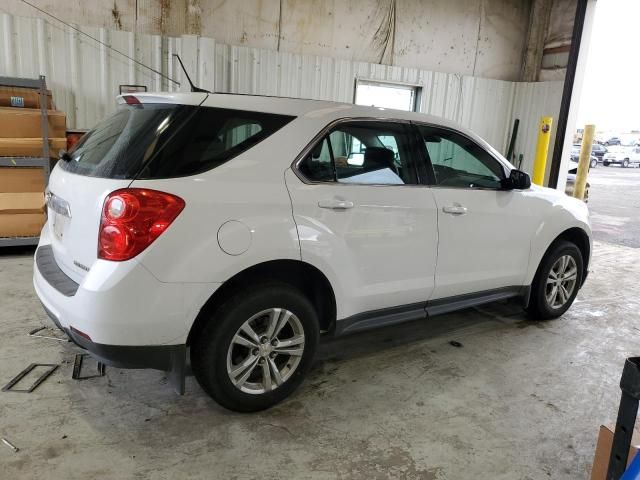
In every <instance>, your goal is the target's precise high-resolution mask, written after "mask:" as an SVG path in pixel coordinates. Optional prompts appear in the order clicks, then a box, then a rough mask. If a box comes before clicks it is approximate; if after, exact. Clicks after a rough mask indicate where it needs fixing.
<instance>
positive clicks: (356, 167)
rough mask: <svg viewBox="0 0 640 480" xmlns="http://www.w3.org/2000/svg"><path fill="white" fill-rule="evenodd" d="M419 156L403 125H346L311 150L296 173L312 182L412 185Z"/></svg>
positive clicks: (415, 177)
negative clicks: (298, 172)
mask: <svg viewBox="0 0 640 480" xmlns="http://www.w3.org/2000/svg"><path fill="white" fill-rule="evenodd" d="M418 156H419V155H418V154H416V152H415V151H414V149H413V144H412V137H411V135H410V134H409V130H408V127H407V125H405V124H402V123H395V122H371V121H364V122H357V121H356V122H345V123H342V124H340V125H338V126H337V127H335V128H334V129H333V130H332V131H331V132H330V133H329V135H327V136H326V137H324V138H323V140H322V141H321V142H320V143H318V144H317V145H316V146H315V147H314V148H313V149H312V150H311V152H310V153H309V154H308V155H307V157H306V158H305V159H303V160H302V162H301V163H300V165H299V171H300V173H302V174H303V175H304V176H305V177H306V178H307V179H308V180H310V181H313V182H338V183H351V184H361V185H415V184H417V183H418V179H417V174H416V165H415V163H416V159H417V157H418Z"/></svg>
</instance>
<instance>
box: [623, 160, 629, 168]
mask: <svg viewBox="0 0 640 480" xmlns="http://www.w3.org/2000/svg"><path fill="white" fill-rule="evenodd" d="M628 166H629V159H628V158H625V159H624V160H623V161H622V168H627V167H628Z"/></svg>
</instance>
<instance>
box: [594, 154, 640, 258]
mask: <svg viewBox="0 0 640 480" xmlns="http://www.w3.org/2000/svg"><path fill="white" fill-rule="evenodd" d="M589 184H590V185H591V187H590V188H589V210H590V212H591V227H592V228H593V238H594V240H600V241H603V242H610V243H615V244H618V245H625V246H628V247H635V248H638V247H640V168H621V167H617V166H609V167H604V166H602V165H598V167H597V168H594V169H591V171H590V172H589Z"/></svg>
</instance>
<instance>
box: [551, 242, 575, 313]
mask: <svg viewBox="0 0 640 480" xmlns="http://www.w3.org/2000/svg"><path fill="white" fill-rule="evenodd" d="M577 280H578V266H577V265H576V261H575V260H574V258H573V257H572V256H571V255H563V256H561V257H560V258H558V260H556V262H555V263H554V264H553V266H552V267H551V270H549V276H548V277H547V286H546V290H545V296H546V299H547V304H548V305H549V306H550V307H551V308H555V309H557V308H562V307H563V306H564V305H565V304H566V303H567V302H568V301H569V299H570V298H571V296H572V295H573V291H574V290H575V288H576V284H577Z"/></svg>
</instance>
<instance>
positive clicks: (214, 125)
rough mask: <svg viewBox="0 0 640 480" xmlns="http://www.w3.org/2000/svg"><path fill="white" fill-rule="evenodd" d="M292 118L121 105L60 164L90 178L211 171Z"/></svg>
mask: <svg viewBox="0 0 640 480" xmlns="http://www.w3.org/2000/svg"><path fill="white" fill-rule="evenodd" d="M293 118H294V117H291V116H285V115H275V114H270V113H261V112H249V111H242V110H231V109H222V108H211V107H197V106H189V105H170V104H143V105H126V106H121V107H120V108H119V110H118V111H116V113H114V114H113V115H111V116H110V117H108V118H106V119H105V120H103V121H102V122H100V123H99V124H98V125H97V126H96V127H95V128H94V129H92V130H91V131H89V132H88V133H87V134H86V135H85V136H84V137H83V138H82V139H81V140H80V142H78V143H77V144H76V146H75V147H74V148H73V149H72V150H71V151H70V152H69V155H70V157H71V160H69V161H61V162H59V163H60V165H61V168H63V169H64V170H67V171H69V172H72V173H77V174H79V175H85V176H90V177H102V178H117V179H134V178H139V179H157V178H171V177H180V176H188V175H195V174H197V173H201V172H204V171H207V170H211V169H213V168H215V167H217V166H219V165H222V164H223V163H225V162H227V161H229V160H231V159H232V158H234V157H236V156H238V155H240V154H241V153H243V152H245V151H246V150H248V149H249V148H252V147H253V146H255V145H256V144H258V143H259V142H261V141H262V140H264V139H265V138H267V137H269V136H270V135H272V134H273V133H274V132H276V131H277V130H279V129H280V128H282V127H283V126H284V125H286V124H287V123H289V122H290V121H291V120H292V119H293Z"/></svg>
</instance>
